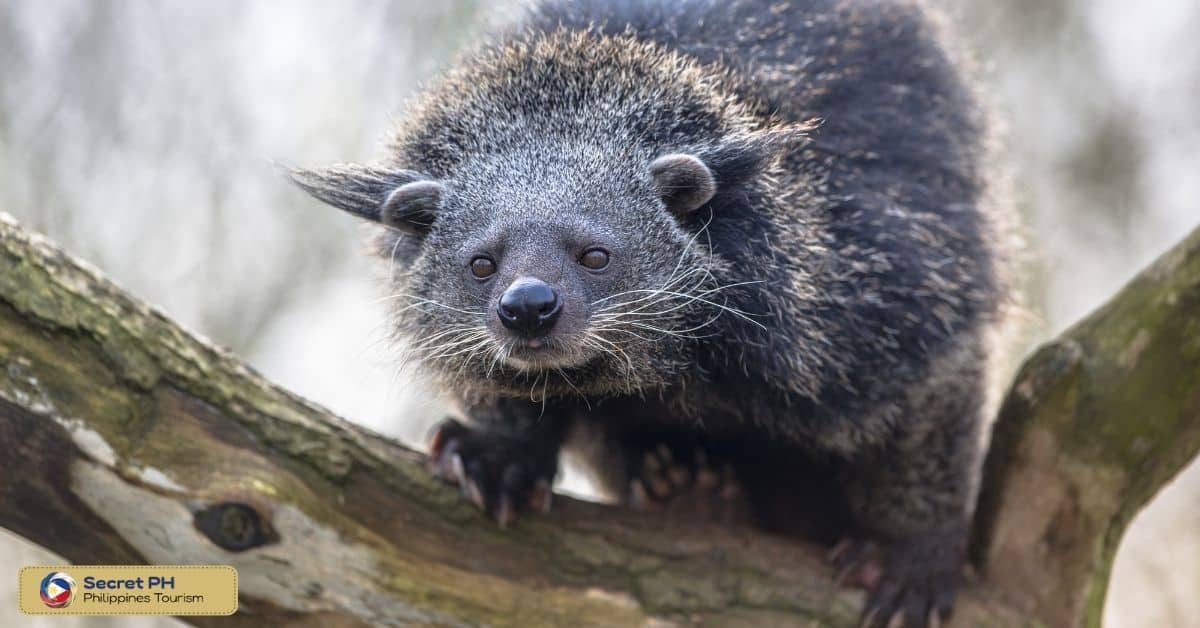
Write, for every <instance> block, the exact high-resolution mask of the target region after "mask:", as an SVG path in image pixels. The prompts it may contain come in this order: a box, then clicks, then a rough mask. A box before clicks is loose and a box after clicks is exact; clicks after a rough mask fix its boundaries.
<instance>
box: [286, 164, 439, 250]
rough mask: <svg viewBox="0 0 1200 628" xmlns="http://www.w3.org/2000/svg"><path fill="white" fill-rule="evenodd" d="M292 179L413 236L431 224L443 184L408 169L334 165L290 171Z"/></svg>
mask: <svg viewBox="0 0 1200 628" xmlns="http://www.w3.org/2000/svg"><path fill="white" fill-rule="evenodd" d="M290 175H291V178H292V181H294V182H295V183H296V185H299V186H300V187H301V188H302V189H303V190H304V191H306V192H308V193H309V194H311V195H312V196H314V197H315V198H317V199H318V200H320V201H322V202H325V203H327V204H329V205H332V206H334V207H336V208H338V209H341V210H343V211H346V212H349V213H351V214H354V215H355V216H358V217H360V218H366V219H367V220H370V221H373V222H377V223H380V224H382V225H384V226H387V227H391V228H392V229H396V230H398V231H402V232H405V233H410V234H413V235H418V236H420V235H425V234H426V233H428V232H429V229H430V228H431V227H432V226H433V220H434V218H435V217H436V216H437V210H438V207H439V206H440V204H441V201H442V198H443V197H444V196H445V192H446V187H445V185H443V184H441V183H439V182H437V181H433V180H431V179H429V178H428V177H426V176H424V175H422V174H421V173H419V172H414V171H412V170H394V169H388V168H381V167H375V166H359V165H351V164H347V165H337V166H330V167H328V168H318V169H313V170H303V169H299V170H292V171H291V172H290Z"/></svg>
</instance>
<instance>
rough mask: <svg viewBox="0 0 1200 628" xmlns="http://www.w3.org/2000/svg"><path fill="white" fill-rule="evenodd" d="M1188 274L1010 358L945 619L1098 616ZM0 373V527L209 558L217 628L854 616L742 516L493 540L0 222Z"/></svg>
mask: <svg viewBox="0 0 1200 628" xmlns="http://www.w3.org/2000/svg"><path fill="white" fill-rule="evenodd" d="M1198 284H1200V235H1198V234H1193V235H1192V236H1191V237H1190V238H1189V239H1188V241H1187V242H1186V243H1185V244H1184V245H1181V246H1180V247H1179V248H1177V249H1176V250H1175V251H1173V252H1171V253H1169V254H1168V255H1167V256H1165V257H1164V259H1163V260H1160V262H1158V263H1156V265H1155V266H1154V267H1152V268H1151V269H1150V270H1149V271H1147V273H1145V274H1143V275H1142V276H1141V277H1139V279H1138V280H1137V281H1135V282H1134V283H1133V284H1131V285H1130V286H1129V287H1128V288H1126V289H1125V290H1124V291H1122V293H1121V294H1120V295H1118V297H1117V298H1116V299H1114V301H1113V302H1111V303H1110V304H1108V305H1107V306H1105V308H1104V309H1102V310H1101V311H1100V312H1098V313H1097V314H1095V315H1093V316H1092V317H1091V318H1089V319H1088V320H1087V321H1085V322H1083V323H1081V324H1080V325H1078V326H1076V327H1075V328H1073V329H1072V330H1070V331H1069V332H1068V333H1067V334H1065V335H1064V337H1063V338H1062V339H1060V340H1058V341H1056V342H1055V343H1052V344H1051V345H1049V346H1048V347H1046V348H1043V349H1042V350H1040V351H1039V352H1038V353H1037V354H1036V355H1035V356H1034V357H1033V358H1032V359H1031V361H1030V363H1029V364H1027V365H1026V367H1025V368H1024V369H1023V370H1022V373H1021V375H1020V377H1019V378H1018V380H1017V382H1018V383H1017V385H1016V386H1015V388H1014V391H1013V392H1012V393H1011V394H1010V396H1009V399H1008V401H1007V402H1006V403H1005V406H1004V410H1003V412H1002V423H1001V428H1000V429H999V430H998V432H997V438H996V444H997V449H996V450H995V451H994V452H993V455H992V456H991V458H990V460H989V465H988V473H989V477H988V482H987V483H986V485H985V490H984V495H983V501H982V507H981V510H980V515H979V524H978V529H979V530H980V531H981V533H980V535H979V541H978V543H977V544H976V548H977V549H978V554H979V555H980V556H981V557H985V558H989V559H990V562H989V564H990V568H989V569H988V570H987V573H986V574H985V576H984V577H982V578H981V579H979V581H978V582H976V583H975V584H974V585H972V586H971V587H969V589H968V590H967V591H966V592H965V593H964V595H963V596H962V598H961V600H960V604H959V608H958V611H957V613H956V614H957V620H958V621H957V622H956V623H957V624H958V625H962V626H975V625H981V626H982V625H992V626H1018V625H1026V624H1032V623H1034V622H1033V621H1032V620H1037V621H1041V622H1045V623H1047V624H1052V625H1085V622H1090V623H1089V624H1088V625H1095V622H1096V621H1098V619H1097V618H1098V612H1099V611H1098V610H1096V609H1098V608H1099V607H1100V604H1101V602H1102V598H1103V584H1104V582H1105V581H1106V580H1107V571H1108V566H1109V564H1110V563H1111V557H1112V553H1113V550H1114V549H1115V547H1116V544H1117V541H1118V540H1119V538H1120V533H1121V531H1122V530H1123V528H1124V526H1125V524H1126V523H1127V522H1128V520H1129V518H1130V517H1132V515H1133V513H1134V512H1136V510H1137V508H1138V507H1140V506H1141V505H1142V504H1143V503H1145V501H1146V500H1147V499H1149V497H1150V496H1151V495H1152V494H1153V493H1154V491H1155V490H1156V489H1157V488H1158V487H1159V486H1161V485H1162V484H1163V483H1164V482H1166V481H1167V480H1168V479H1169V478H1170V477H1171V476H1172V475H1173V474H1174V473H1175V472H1176V471H1177V470H1178V468H1179V467H1180V466H1181V465H1182V464H1183V463H1184V462H1186V460H1187V459H1189V458H1190V457H1191V456H1192V455H1193V454H1194V453H1195V451H1196V449H1197V447H1200V419H1198V418H1197V408H1198V407H1200V377H1198V374H1200V366H1198V365H1200V345H1198V344H1197V340H1196V338H1198V337H1200V334H1198V333H1197V331H1198V330H1200V314H1198V312H1200V307H1198V306H1200V290H1198V287H1200V286H1198ZM1181 349H1182V351H1181ZM1181 352H1182V353H1183V354H1184V355H1180V353H1181ZM0 364H2V365H3V366H4V368H3V370H2V371H0V451H5V452H9V453H8V454H7V455H6V457H5V461H6V463H7V465H8V466H9V468H10V470H19V471H20V472H9V473H4V474H0V526H3V527H6V528H9V529H11V530H13V531H15V532H16V533H18V534H20V535H22V536H24V537H25V538H27V539H29V540H31V541H33V542H34V543H37V544H39V545H42V546H45V547H48V548H50V549H52V550H54V551H56V552H58V553H60V554H62V555H64V556H66V557H67V558H69V559H71V560H73V561H75V562H90V563H143V562H149V563H222V564H232V565H234V566H236V567H237V568H238V571H239V582H240V585H241V595H242V606H241V610H240V611H239V613H238V615H236V616H234V617H233V618H225V619H223V620H220V622H221V623H222V625H227V624H228V623H230V622H232V623H235V624H236V623H240V624H246V625H259V624H261V623H265V622H271V623H276V622H289V623H292V624H295V625H314V626H316V625H322V626H324V625H340V626H352V625H373V624H392V625H411V624H417V625H422V624H423V625H478V624H483V623H486V624H489V625H498V626H505V625H521V626H567V625H569V626H590V625H594V626H620V625H629V626H634V625H650V624H654V625H669V624H702V625H720V626H739V625H740V626H761V625H771V626H787V625H795V626H849V625H853V624H854V621H855V618H856V616H857V613H858V608H859V605H860V604H861V599H862V596H861V594H859V593H855V592H850V591H842V590H839V589H837V588H836V587H834V585H833V584H832V581H833V578H832V574H831V573H829V571H828V570H827V568H826V567H825V566H824V565H823V564H822V561H821V559H820V555H819V552H818V551H817V550H816V549H815V548H813V547H810V546H805V545H803V544H799V543H795V542H792V541H788V540H784V539H779V538H773V537H770V536H767V535H764V534H760V533H757V532H754V531H752V530H748V529H744V528H736V527H733V528H729V527H718V526H715V525H707V524H702V523H696V522H688V521H680V520H674V519H664V518H662V517H661V516H641V515H638V514H636V513H631V512H628V511H625V510H622V509H619V508H614V507H606V506H599V505H595V504H588V503H585V502H580V501H575V500H571V499H566V498H560V499H558V500H557V503H556V506H555V509H554V512H552V513H551V514H549V515H544V516H530V517H526V518H525V519H523V520H522V521H520V522H518V524H517V525H516V526H515V527H514V528H512V529H510V530H507V531H502V530H499V529H497V528H496V527H495V526H494V525H493V524H492V523H490V522H489V521H486V520H484V519H483V518H482V517H481V516H479V515H478V513H476V512H475V511H474V510H473V508H472V507H471V506H469V505H468V504H466V503H464V502H463V501H462V500H460V499H459V498H458V495H457V493H456V492H455V491H454V490H453V489H450V488H448V487H446V486H443V485H442V484H440V483H438V482H436V481H434V480H432V479H430V478H429V476H428V475H427V473H426V472H425V470H424V468H423V460H422V457H421V456H420V455H419V454H417V453H415V452H412V451H410V450H408V449H405V448H403V447H401V446H399V445H397V444H396V443H394V442H392V441H389V440H387V439H385V438H382V437H380V436H378V435H375V434H373V433H371V432H369V431H367V430H365V429H362V428H360V427H357V426H354V425H351V424H349V423H346V422H345V421H342V420H340V419H338V418H336V417H333V416H331V415H330V414H329V413H328V412H326V411H324V410H322V409H321V408H318V407H315V406H313V405H311V404H309V403H306V402H304V401H303V400H301V399H299V398H297V397H295V396H294V395H291V394H289V393H288V392H286V391H283V390H281V389H279V388H277V387H275V386H272V385H271V384H270V383H268V382H267V381H265V380H264V379H263V378H262V377H260V376H259V375H258V374H256V373H254V372H253V371H252V370H250V369H249V368H247V367H246V366H245V365H243V364H242V363H240V362H239V361H237V360H236V359H235V358H233V357H232V356H230V355H228V354H226V353H225V352H223V351H222V350H220V349H217V348H215V347H213V346H212V345H210V344H209V343H207V342H205V341H203V340H201V339H199V338H197V337H195V336H193V335H190V334H188V333H187V332H185V331H183V330H181V329H180V328H179V327H178V326H177V325H176V324H174V323H173V322H171V321H170V320H169V319H168V318H167V317H166V316H165V315H163V314H162V313H161V312H158V311H156V310H154V309H152V308H150V307H148V306H146V305H145V304H143V303H141V302H139V301H137V300H135V299H133V298H131V297H129V296H128V295H126V294H124V293H123V292H122V291H121V290H120V289H118V288H117V287H115V286H114V285H113V284H111V283H110V282H108V281H107V280H105V279H103V278H102V277H100V276H99V274H98V273H97V272H96V271H94V270H92V269H90V268H89V267H87V266H85V265H83V264H82V263H80V262H78V261H75V260H73V259H71V258H69V257H68V256H66V255H65V254H63V253H62V252H61V251H59V250H58V249H56V248H55V247H53V246H52V245H50V244H49V243H47V242H46V241H45V240H44V239H42V238H40V237H38V236H34V235H30V234H27V233H25V232H23V231H21V230H20V229H19V228H18V227H17V226H16V224H15V223H13V222H12V221H11V219H7V218H3V217H2V215H0ZM1022 500H1035V501H1022ZM1040 565H1048V566H1050V568H1048V570H1047V572H1046V573H1040V572H1037V570H1036V567H1038V566H1040ZM1030 573H1034V575H1035V576H1036V577H1031V576H1030ZM1047 583H1050V585H1053V586H1054V587H1055V588H1054V589H1053V590H1047V589H1046V588H1045V587H1047V586H1049V585H1048V584H1047ZM191 621H193V623H196V624H214V623H217V621H218V620H214V619H212V618H191ZM1064 622H1065V623H1064Z"/></svg>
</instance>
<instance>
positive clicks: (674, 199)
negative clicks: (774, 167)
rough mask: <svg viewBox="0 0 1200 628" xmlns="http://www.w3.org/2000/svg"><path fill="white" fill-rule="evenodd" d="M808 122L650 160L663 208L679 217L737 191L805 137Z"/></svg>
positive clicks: (811, 127) (744, 135)
mask: <svg viewBox="0 0 1200 628" xmlns="http://www.w3.org/2000/svg"><path fill="white" fill-rule="evenodd" d="M813 128H815V123H813V122H807V123H803V124H792V125H781V126H777V127H772V128H770V129H767V130H762V131H756V132H753V133H746V134H740V135H736V136H732V137H726V138H725V139H723V140H721V141H719V142H716V143H713V144H708V145H704V146H700V147H696V148H695V150H694V151H690V152H677V153H669V154H666V155H663V156H662V157H659V158H658V159H655V160H654V161H652V162H651V163H650V176H651V177H653V179H654V186H655V188H656V189H657V190H658V193H659V195H661V197H662V201H663V204H665V205H666V206H667V209H668V210H669V211H670V212H671V213H673V214H675V215H676V216H680V217H683V216H685V215H687V214H690V213H692V212H694V211H696V210H697V209H700V208H701V207H704V206H705V205H707V204H709V203H714V204H720V203H718V202H717V201H720V200H721V199H722V197H721V195H723V194H724V195H735V196H736V195H738V194H741V193H742V192H740V191H739V189H740V188H742V186H743V185H744V184H745V183H746V182H747V181H749V180H751V179H753V178H754V177H755V176H756V175H759V174H762V173H763V172H764V171H765V170H767V169H768V167H769V166H770V165H771V164H772V163H774V162H775V161H776V160H777V159H779V158H780V157H782V156H783V155H785V154H787V152H788V151H789V150H791V149H793V148H795V147H797V146H800V145H802V144H803V143H804V142H806V141H807V136H808V133H809V131H811V130H812V129H813ZM714 199H715V200H714Z"/></svg>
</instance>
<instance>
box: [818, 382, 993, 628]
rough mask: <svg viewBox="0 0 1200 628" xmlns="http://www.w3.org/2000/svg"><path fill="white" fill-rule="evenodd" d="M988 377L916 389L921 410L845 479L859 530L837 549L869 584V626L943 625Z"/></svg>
mask: <svg viewBox="0 0 1200 628" xmlns="http://www.w3.org/2000/svg"><path fill="white" fill-rule="evenodd" d="M982 388H983V386H982V378H970V379H965V380H964V379H961V378H959V379H957V380H956V381H955V382H953V383H951V384H949V385H939V386H937V390H936V391H931V393H930V394H925V395H921V398H919V399H913V398H910V400H909V402H910V403H909V404H908V405H909V408H908V409H909V411H912V412H920V413H921V414H919V415H914V416H913V417H912V419H911V420H910V421H908V422H907V423H906V424H905V425H902V426H901V427H900V428H899V429H898V430H897V432H896V433H895V434H894V435H893V437H892V438H891V439H890V440H889V442H888V443H887V444H886V445H884V446H883V447H882V448H880V449H877V450H875V451H872V452H871V453H870V454H867V455H864V456H863V457H861V458H856V459H855V460H853V461H852V463H851V464H850V465H849V467H848V469H847V474H846V478H845V490H846V498H847V500H848V504H849V507H850V510H851V513H852V519H853V521H854V527H855V535H854V536H852V537H851V538H849V539H847V540H845V541H843V542H841V543H839V544H838V545H837V546H836V547H835V548H834V550H833V552H832V554H831V556H832V559H833V560H834V562H835V564H836V565H837V567H838V568H839V578H840V579H841V580H842V581H843V582H854V583H857V584H860V585H862V586H864V587H866V588H867V589H868V591H869V595H868V600H867V606H866V610H865V611H864V622H863V625H864V626H868V627H876V626H878V627H881V628H882V627H884V626H889V627H890V626H908V627H924V626H937V625H941V624H942V623H943V622H944V621H945V620H947V619H948V618H949V616H950V613H951V611H952V610H953V604H954V596H955V593H956V591H957V589H958V587H959V584H960V581H961V578H962V570H963V567H964V565H963V562H964V558H965V553H966V543H967V534H968V529H969V525H970V516H971V511H972V509H973V507H974V500H975V496H976V490H977V489H976V487H977V484H978V474H979V473H980V469H979V467H980V464H981V455H982V444H981V442H980V435H981V431H982V430H983V429H984V426H985V425H986V423H985V421H984V419H983V416H982V412H983V410H982V407H983V393H982Z"/></svg>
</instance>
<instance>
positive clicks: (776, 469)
mask: <svg viewBox="0 0 1200 628" xmlns="http://www.w3.org/2000/svg"><path fill="white" fill-rule="evenodd" d="M944 30H945V29H943V28H942V27H941V25H940V22H939V20H938V18H937V17H936V16H934V15H932V14H931V12H930V10H929V9H928V8H927V7H925V6H924V4H923V3H921V2H908V1H900V0H896V1H878V0H875V1H869V0H843V1H816V0H813V1H793V2H788V1H773V2H772V1H765V0H764V1H760V0H753V1H751V0H745V1H741V0H737V1H730V2H716V1H707V0H691V1H684V2H667V1H658V0H641V1H609V2H601V1H579V2H555V1H551V2H544V3H540V4H537V5H535V6H533V7H531V8H530V9H529V11H528V12H527V14H526V15H525V16H524V18H523V19H522V20H521V21H520V22H518V23H516V24H513V25H511V26H509V27H507V28H505V29H502V30H501V31H499V32H497V33H496V34H495V36H494V37H492V38H491V39H490V40H489V41H487V42H486V43H484V44H482V45H480V46H479V47H477V48H476V49H474V50H471V51H468V52H467V53H465V54H464V55H463V56H462V57H461V58H460V59H459V60H458V61H457V62H456V64H455V65H454V66H453V67H452V68H450V69H449V70H447V71H446V72H445V73H444V74H443V75H442V76H440V77H439V78H438V79H437V80H435V81H434V82H432V83H431V84H430V85H429V86H428V87H427V88H426V89H425V90H424V92H423V93H422V94H421V95H420V96H418V97H417V98H416V99H415V100H414V102H412V103H411V104H410V105H409V106H408V107H407V109H406V111H405V112H404V115H403V121H402V123H401V124H400V127H399V128H398V129H397V130H396V132H395V135H394V138H393V142H392V144H391V147H390V149H389V152H388V154H387V155H386V156H385V158H384V159H383V160H381V161H380V162H379V163H376V164H370V165H343V166H335V167H332V168H326V169H318V170H304V171H298V172H296V173H295V178H296V180H297V182H298V183H299V184H300V185H301V186H302V187H304V188H305V189H306V190H308V191H309V192H310V193H312V194H313V195H315V196H316V197H318V198H320V199H322V200H324V201H326V202H328V203H330V204H331V205H334V206H336V207H338V208H341V209H343V210H346V211H348V212H350V213H352V214H355V215H357V216H359V217H361V218H365V219H367V220H370V221H373V222H375V223H377V224H378V225H379V229H378V233H379V237H378V238H377V251H378V253H379V254H380V257H381V258H382V260H383V262H384V263H385V264H387V265H388V266H389V269H390V271H391V272H390V276H392V277H393V280H392V283H391V285H389V290H390V291H391V292H392V302H394V303H395V308H394V310H393V313H392V321H393V325H394V328H395V330H396V334H397V336H399V337H400V338H403V339H404V340H406V342H407V346H408V352H409V355H410V357H411V358H413V359H414V360H415V361H416V362H417V363H418V364H419V365H420V366H421V368H422V369H423V370H425V371H426V372H427V373H428V374H429V375H431V376H432V377H433V378H434V379H435V380H436V381H438V382H440V383H441V384H442V387H443V391H444V393H445V395H446V396H447V397H448V398H449V399H451V400H452V401H454V402H455V403H456V405H457V406H458V407H459V408H460V410H461V416H460V417H459V418H458V419H457V420H453V421H449V422H447V423H445V424H444V425H443V426H441V427H440V428H439V430H438V431H437V433H436V435H435V436H434V438H433V442H432V463H431V464H432V467H433V469H434V471H435V473H437V474H438V475H439V476H440V477H443V478H445V479H446V480H447V481H450V482H454V483H457V484H459V485H460V486H461V487H462V490H463V494H464V495H465V496H467V497H468V498H470V499H471V500H472V501H474V502H475V503H477V504H478V505H479V506H480V507H481V508H483V509H484V510H486V511H487V512H488V513H489V514H490V515H492V516H493V517H495V518H497V519H498V520H499V521H500V522H501V524H508V523H509V522H511V521H512V520H513V519H514V518H515V517H516V516H517V514H518V513H519V512H521V511H523V510H527V509H530V508H538V507H545V506H547V505H548V504H549V486H550V483H551V482H552V481H553V479H554V477H555V475H556V473H557V469H558V458H559V453H560V451H561V450H563V449H564V448H573V449H575V450H577V451H579V452H586V457H587V462H588V465H589V467H590V469H591V470H592V471H593V472H594V474H595V475H596V477H597V479H598V480H599V481H600V482H601V483H602V484H603V485H604V486H605V487H606V488H607V490H608V491H609V492H610V493H612V495H613V497H615V498H618V499H621V500H624V501H625V502H626V503H629V504H630V505H632V506H638V507H644V508H649V509H652V510H679V509H680V508H678V507H676V506H675V505H677V504H680V503H691V504H694V503H702V504H706V506H705V508H704V509H703V510H704V512H705V513H711V512H713V511H714V510H717V511H719V510H722V509H723V508H725V507H726V506H728V507H730V508H736V509H740V510H744V511H745V512H746V513H748V516H750V517H752V518H753V519H754V520H755V521H757V522H758V523H759V524H761V525H763V526H767V527H770V528H772V529H775V530H782V531H785V532H796V533H814V531H817V532H816V533H818V534H827V535H829V536H831V537H836V538H841V539H843V542H841V543H840V544H838V545H837V547H836V549H835V551H834V552H833V554H834V556H835V560H837V561H838V563H839V566H840V567H841V568H842V571H843V573H845V574H846V575H847V579H848V580H849V581H854V582H857V583H858V584H861V585H862V586H864V587H866V588H867V589H869V590H870V591H871V594H870V598H869V603H868V616H867V617H866V618H865V619H866V622H867V624H868V625H878V626H883V625H889V622H892V621H893V620H894V621H895V622H899V624H902V625H909V626H925V625H929V624H931V623H935V622H936V621H940V620H941V619H944V618H946V617H948V616H949V613H950V610H951V607H952V603H953V598H954V592H955V590H956V588H957V586H958V582H959V572H960V569H961V562H962V558H963V551H964V546H965V539H966V530H967V522H968V521H969V517H970V513H971V510H972V508H973V505H974V499H975V493H976V485H977V482H978V475H979V465H980V462H981V454H982V452H981V440H982V434H984V433H985V431H986V427H987V425H986V421H987V419H986V417H987V414H988V413H987V411H986V408H985V406H986V403H985V402H986V398H987V395H986V392H987V391H986V390H985V389H986V382H987V380H988V377H989V369H990V368H991V365H992V364H993V363H995V362H996V360H994V359H993V358H994V355H993V349H992V343H991V342H990V338H991V336H992V334H993V332H994V331H995V330H996V329H997V328H998V327H999V326H1000V325H1001V324H1002V323H1003V322H1004V320H1003V319H1004V314H1005V312H1006V310H1007V308H1006V307H1005V306H1006V304H1007V302H1008V301H1009V298H1010V297H1009V294H1010V288H1009V286H1008V282H1007V280H1006V277H1007V265H1008V257H1009V254H1008V248H1009V245H1008V238H1007V237H1006V233H1007V230H1006V229H1004V228H1002V226H1003V225H1004V224H1005V222H1006V220H1007V215H1006V212H1005V210H1004V208H1001V207H997V206H996V205H995V204H993V203H992V202H991V201H990V199H991V198H993V196H994V195H993V193H992V187H993V184H992V182H991V181H990V180H989V177H990V174H989V173H990V172H992V170H993V168H992V167H991V166H992V164H990V163H989V159H990V158H989V155H988V151H987V149H988V145H987V141H986V137H987V135H988V131H987V126H986V122H987V121H986V119H985V115H984V114H985V112H984V111H983V109H982V108H981V106H980V105H979V101H978V99H977V98H976V96H975V94H974V93H973V91H972V88H971V84H970V82H969V80H968V79H967V78H966V73H965V72H964V70H963V69H962V63H961V62H960V61H959V59H960V58H961V56H962V55H960V54H958V53H957V52H955V50H956V49H955V48H954V47H953V45H951V44H950V43H949V40H948V38H947V36H946V35H945V33H944ZM712 478H719V479H720V481H718V482H713V481H709V480H710V479H712ZM735 488H736V490H734V489H735ZM698 494H699V498H698V499H697V495H698ZM735 496H736V497H735ZM684 498H686V499H684ZM681 500H682V501H681ZM727 501H728V502H732V501H736V502H737V503H736V504H733V503H729V504H727V503H726V502H727ZM813 520H820V521H821V522H822V523H821V525H814V524H813ZM891 625H898V624H891Z"/></svg>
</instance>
